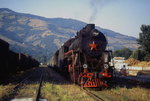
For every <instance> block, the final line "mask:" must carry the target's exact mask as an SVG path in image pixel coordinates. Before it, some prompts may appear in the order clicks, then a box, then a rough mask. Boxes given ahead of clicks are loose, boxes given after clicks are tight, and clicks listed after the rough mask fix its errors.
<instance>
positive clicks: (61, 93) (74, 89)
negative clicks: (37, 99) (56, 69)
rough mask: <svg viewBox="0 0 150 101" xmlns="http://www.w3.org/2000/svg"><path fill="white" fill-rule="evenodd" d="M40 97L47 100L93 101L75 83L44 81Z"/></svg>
mask: <svg viewBox="0 0 150 101" xmlns="http://www.w3.org/2000/svg"><path fill="white" fill-rule="evenodd" d="M41 97H42V98H45V99H47V100H48V101H94V100H93V99H92V98H91V97H90V96H88V95H87V94H86V93H84V92H82V91H81V90H80V88H79V87H78V86H76V85H73V84H72V85H71V84H69V85H67V84H53V83H45V84H44V85H43V87H42V90H41Z"/></svg>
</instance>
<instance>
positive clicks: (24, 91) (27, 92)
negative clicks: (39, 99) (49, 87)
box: [16, 84, 38, 98]
mask: <svg viewBox="0 0 150 101" xmlns="http://www.w3.org/2000/svg"><path fill="white" fill-rule="evenodd" d="M37 86H38V84H27V85H24V86H23V88H21V89H20V90H19V92H18V95H17V96H16V98H23V97H29V98H32V97H35V93H36V89H37Z"/></svg>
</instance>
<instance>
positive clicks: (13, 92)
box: [0, 70, 44, 101]
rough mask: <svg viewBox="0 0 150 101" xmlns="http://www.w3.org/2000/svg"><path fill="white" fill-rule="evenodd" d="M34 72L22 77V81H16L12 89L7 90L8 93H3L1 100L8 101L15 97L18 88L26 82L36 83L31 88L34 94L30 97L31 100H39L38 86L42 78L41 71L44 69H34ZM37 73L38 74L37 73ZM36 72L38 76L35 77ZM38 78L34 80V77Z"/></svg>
mask: <svg viewBox="0 0 150 101" xmlns="http://www.w3.org/2000/svg"><path fill="white" fill-rule="evenodd" d="M34 72H35V73H34V74H33V73H31V75H29V76H28V77H26V78H24V79H23V80H22V81H20V82H16V83H17V85H16V86H15V87H13V88H12V90H11V91H10V92H9V94H6V95H4V96H3V97H2V98H1V99H0V100H2V101H10V100H12V99H14V98H16V96H18V95H19V92H20V90H22V89H24V88H25V87H26V86H27V85H28V84H34V83H37V84H35V85H34V86H35V87H34V88H35V89H33V90H34V91H33V92H35V96H33V97H32V99H33V101H39V96H40V88H41V86H42V80H43V73H44V71H42V72H41V73H40V70H38V72H37V71H34ZM38 73H39V74H38ZM36 74H37V75H38V76H39V77H38V76H37V77H36ZM35 78H36V79H39V78H40V79H39V80H36V81H34V79H35Z"/></svg>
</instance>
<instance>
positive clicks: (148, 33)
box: [137, 25, 150, 61]
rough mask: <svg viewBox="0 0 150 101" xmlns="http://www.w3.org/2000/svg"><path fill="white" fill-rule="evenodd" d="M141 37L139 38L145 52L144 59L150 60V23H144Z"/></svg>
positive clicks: (141, 47)
mask: <svg viewBox="0 0 150 101" xmlns="http://www.w3.org/2000/svg"><path fill="white" fill-rule="evenodd" d="M141 31H142V32H141V33H140V34H139V39H138V40H137V42H138V44H140V45H141V46H140V49H141V50H143V51H144V52H145V57H144V60H146V61H150V25H142V26H141Z"/></svg>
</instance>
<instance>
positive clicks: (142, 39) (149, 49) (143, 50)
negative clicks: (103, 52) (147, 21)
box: [113, 25, 150, 61]
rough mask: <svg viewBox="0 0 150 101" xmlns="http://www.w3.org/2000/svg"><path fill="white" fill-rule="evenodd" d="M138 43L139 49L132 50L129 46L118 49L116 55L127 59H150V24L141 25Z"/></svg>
mask: <svg viewBox="0 0 150 101" xmlns="http://www.w3.org/2000/svg"><path fill="white" fill-rule="evenodd" d="M137 43H138V44H139V45H140V47H139V48H138V49H137V50H135V51H131V50H130V49H128V48H124V49H121V50H116V51H114V52H113V54H114V56H117V57H118V56H121V57H125V59H128V58H129V57H130V58H134V59H137V60H140V61H150V25H142V26H141V33H140V34H139V39H137Z"/></svg>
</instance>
